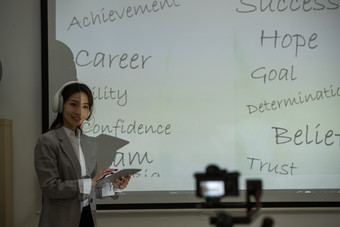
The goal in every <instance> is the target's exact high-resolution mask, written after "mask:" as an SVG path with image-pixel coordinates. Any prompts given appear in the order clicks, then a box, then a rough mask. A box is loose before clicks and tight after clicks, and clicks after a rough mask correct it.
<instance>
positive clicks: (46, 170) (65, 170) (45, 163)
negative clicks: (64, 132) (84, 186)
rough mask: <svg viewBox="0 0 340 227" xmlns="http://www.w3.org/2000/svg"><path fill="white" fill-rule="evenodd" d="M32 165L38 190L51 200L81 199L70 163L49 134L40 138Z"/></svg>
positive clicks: (56, 141)
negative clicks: (36, 178)
mask: <svg viewBox="0 0 340 227" xmlns="http://www.w3.org/2000/svg"><path fill="white" fill-rule="evenodd" d="M34 164H35V170H36V173H37V176H38V180H39V184H40V188H41V190H42V191H43V193H44V195H45V196H48V197H49V198H51V199H71V198H75V197H79V198H81V197H82V195H80V192H79V185H78V179H77V176H76V173H75V170H74V166H73V165H72V162H70V160H69V158H68V157H67V155H65V153H64V152H63V151H62V149H61V147H60V144H59V141H58V140H57V139H56V138H55V137H53V136H51V133H49V134H48V133H47V134H43V135H41V136H40V138H39V139H38V141H37V143H36V147H35V151H34Z"/></svg>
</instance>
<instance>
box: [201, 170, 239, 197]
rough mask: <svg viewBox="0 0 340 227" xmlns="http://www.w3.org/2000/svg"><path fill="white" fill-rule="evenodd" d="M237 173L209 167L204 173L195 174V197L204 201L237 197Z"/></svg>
mask: <svg viewBox="0 0 340 227" xmlns="http://www.w3.org/2000/svg"><path fill="white" fill-rule="evenodd" d="M239 175H240V174H239V173H238V172H231V173H229V172H227V171H226V170H220V169H219V168H218V167H217V166H214V165H210V166H208V167H207V169H206V172H205V173H196V174H195V178H196V196H198V197H203V198H206V199H220V198H222V197H225V196H238V195H239V188H238V185H239V184H238V178H239Z"/></svg>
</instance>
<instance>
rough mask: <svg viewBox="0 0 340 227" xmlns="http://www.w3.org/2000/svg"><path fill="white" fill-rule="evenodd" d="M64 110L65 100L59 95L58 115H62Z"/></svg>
mask: <svg viewBox="0 0 340 227" xmlns="http://www.w3.org/2000/svg"><path fill="white" fill-rule="evenodd" d="M63 110H64V98H63V96H62V95H61V94H59V99H58V113H62V112H63Z"/></svg>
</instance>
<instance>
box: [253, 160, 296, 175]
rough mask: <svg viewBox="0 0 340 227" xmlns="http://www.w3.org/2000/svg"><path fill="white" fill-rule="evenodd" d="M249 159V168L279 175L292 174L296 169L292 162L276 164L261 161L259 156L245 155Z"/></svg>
mask: <svg viewBox="0 0 340 227" xmlns="http://www.w3.org/2000/svg"><path fill="white" fill-rule="evenodd" d="M247 159H249V160H250V167H249V168H250V170H257V171H259V172H268V173H271V172H273V173H276V174H281V175H289V174H290V175H294V174H293V170H295V169H297V167H296V166H294V163H293V162H292V163H291V164H286V163H285V164H278V163H271V162H266V161H263V160H262V159H259V158H251V157H247Z"/></svg>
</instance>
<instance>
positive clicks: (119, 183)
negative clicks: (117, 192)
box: [112, 174, 131, 189]
mask: <svg viewBox="0 0 340 227" xmlns="http://www.w3.org/2000/svg"><path fill="white" fill-rule="evenodd" d="M130 179H131V175H130V174H129V175H128V176H127V177H122V178H121V179H117V180H115V181H114V182H113V183H112V184H113V187H114V188H119V189H125V188H126V187H127V185H128V184H129V181H130Z"/></svg>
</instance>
